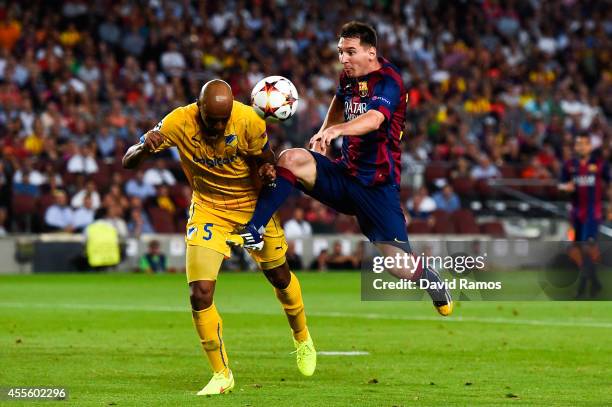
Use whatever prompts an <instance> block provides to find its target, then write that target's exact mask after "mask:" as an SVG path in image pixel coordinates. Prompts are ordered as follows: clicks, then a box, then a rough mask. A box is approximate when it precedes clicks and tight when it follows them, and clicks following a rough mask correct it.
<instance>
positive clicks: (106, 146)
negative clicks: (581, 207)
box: [96, 125, 116, 158]
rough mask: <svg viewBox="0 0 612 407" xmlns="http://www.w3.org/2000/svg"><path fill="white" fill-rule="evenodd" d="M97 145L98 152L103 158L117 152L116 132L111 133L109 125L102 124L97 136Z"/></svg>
mask: <svg viewBox="0 0 612 407" xmlns="http://www.w3.org/2000/svg"><path fill="white" fill-rule="evenodd" d="M96 145H97V147H98V154H99V155H100V157H101V158H110V157H113V156H114V154H115V148H116V142H115V134H113V133H111V131H110V129H109V128H108V126H104V125H103V126H101V127H100V131H99V132H98V136H97V137H96Z"/></svg>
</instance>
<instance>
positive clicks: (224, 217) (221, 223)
mask: <svg viewBox="0 0 612 407" xmlns="http://www.w3.org/2000/svg"><path fill="white" fill-rule="evenodd" d="M189 214H190V216H189V220H188V221H187V230H186V232H185V243H186V244H187V245H195V246H202V247H207V248H209V249H212V250H214V251H216V252H219V253H221V254H223V255H224V256H226V257H229V256H230V253H231V252H230V247H229V246H228V245H227V243H225V240H226V239H227V237H228V235H229V234H230V233H232V232H233V231H235V230H236V228H238V227H240V226H242V225H244V224H245V223H247V222H248V221H249V220H250V219H251V216H252V215H253V212H252V211H221V210H219V209H213V208H210V207H206V206H204V205H201V204H198V203H195V202H193V203H192V204H191V207H190V208H189ZM263 239H264V247H263V249H262V250H260V251H255V250H253V251H249V253H250V255H251V257H253V259H254V260H255V261H256V262H258V263H260V264H261V263H271V262H275V261H277V260H279V259H281V258H284V256H285V252H286V251H287V241H286V240H285V233H284V232H283V228H282V226H281V224H280V220H279V218H278V215H276V214H274V216H273V217H272V219H270V222H268V224H267V225H266V231H265V233H264V236H263Z"/></svg>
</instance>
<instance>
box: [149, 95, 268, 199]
mask: <svg viewBox="0 0 612 407" xmlns="http://www.w3.org/2000/svg"><path fill="white" fill-rule="evenodd" d="M200 123H201V119H200V113H199V110H198V106H197V105H196V104H195V103H192V104H190V105H187V106H181V107H178V108H176V109H174V110H173V111H172V112H170V113H169V114H168V115H167V116H166V117H164V118H163V120H162V121H160V122H159V123H158V124H157V126H155V128H154V130H159V131H160V132H161V134H162V135H163V136H164V141H163V143H162V145H161V146H159V147H158V148H157V149H156V150H155V152H159V151H162V150H164V149H167V148H168V147H172V146H176V147H177V149H178V152H179V155H180V159H181V166H182V167H183V170H184V171H185V175H186V176H187V179H188V180H189V183H190V184H191V187H192V189H193V195H192V201H193V202H194V203H195V204H198V205H202V206H204V207H208V208H211V209H218V210H242V211H246V210H253V209H254V208H255V203H256V201H257V193H258V191H257V186H256V184H255V180H254V176H253V175H252V167H251V166H250V165H249V164H250V161H249V160H248V158H249V157H250V156H255V155H259V154H261V153H262V151H263V149H264V146H265V145H266V144H267V142H268V135H267V134H266V122H265V121H264V120H263V119H261V118H260V117H259V116H258V115H257V113H255V111H254V110H253V108H252V107H250V106H247V105H244V104H242V103H240V102H237V101H234V104H233V107H232V113H231V116H230V118H229V121H228V122H227V126H226V128H225V134H224V136H223V137H219V138H217V139H216V140H214V141H210V140H207V139H206V138H205V136H204V134H203V133H202V126H201V124H200Z"/></svg>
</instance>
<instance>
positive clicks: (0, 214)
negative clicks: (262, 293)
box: [0, 206, 299, 270]
mask: <svg viewBox="0 0 612 407" xmlns="http://www.w3.org/2000/svg"><path fill="white" fill-rule="evenodd" d="M6 220H7V211H6V208H5V207H4V206H0V237H5V236H6V235H7V233H8V231H7V230H6ZM296 270H299V269H296Z"/></svg>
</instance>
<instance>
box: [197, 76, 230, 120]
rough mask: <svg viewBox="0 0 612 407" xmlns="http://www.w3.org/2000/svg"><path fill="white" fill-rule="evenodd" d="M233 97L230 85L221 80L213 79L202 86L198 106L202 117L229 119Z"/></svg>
mask: <svg viewBox="0 0 612 407" xmlns="http://www.w3.org/2000/svg"><path fill="white" fill-rule="evenodd" d="M233 103H234V95H233V94H232V88H231V87H230V85H229V84H228V83H227V82H225V81H223V80H221V79H213V80H212V81H208V82H206V83H205V84H204V86H202V90H200V96H199V97H198V105H199V106H200V113H201V114H202V116H203V117H204V116H206V117H211V118H224V117H229V116H230V114H231V113H232V106H233Z"/></svg>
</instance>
